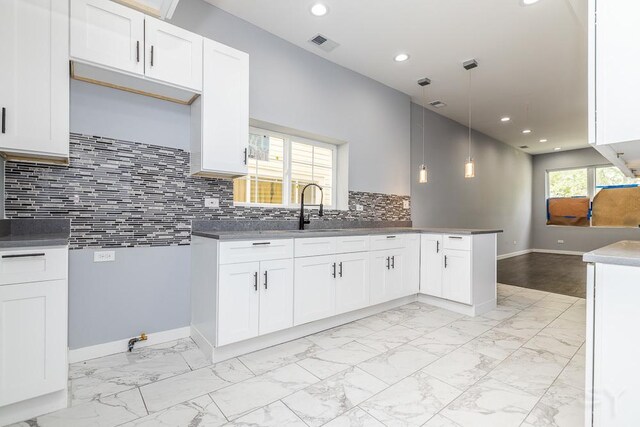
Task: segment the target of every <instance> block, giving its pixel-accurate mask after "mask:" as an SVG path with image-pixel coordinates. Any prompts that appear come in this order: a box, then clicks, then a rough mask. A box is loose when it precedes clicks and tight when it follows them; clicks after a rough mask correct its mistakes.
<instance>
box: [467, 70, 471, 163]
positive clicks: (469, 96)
mask: <svg viewBox="0 0 640 427" xmlns="http://www.w3.org/2000/svg"><path fill="white" fill-rule="evenodd" d="M467 104H468V107H469V161H471V70H469V84H468V88H467Z"/></svg>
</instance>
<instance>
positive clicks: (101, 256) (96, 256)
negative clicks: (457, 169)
mask: <svg viewBox="0 0 640 427" xmlns="http://www.w3.org/2000/svg"><path fill="white" fill-rule="evenodd" d="M115 260H116V252H115V251H95V252H94V253H93V262H111V261H115Z"/></svg>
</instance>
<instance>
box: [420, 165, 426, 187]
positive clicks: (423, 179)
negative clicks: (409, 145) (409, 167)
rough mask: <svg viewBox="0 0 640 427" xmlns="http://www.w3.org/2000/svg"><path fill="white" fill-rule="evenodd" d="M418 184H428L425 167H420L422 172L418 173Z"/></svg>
mask: <svg viewBox="0 0 640 427" xmlns="http://www.w3.org/2000/svg"><path fill="white" fill-rule="evenodd" d="M418 182H419V183H420V184H426V183H427V167H426V166H425V165H420V171H419V173H418Z"/></svg>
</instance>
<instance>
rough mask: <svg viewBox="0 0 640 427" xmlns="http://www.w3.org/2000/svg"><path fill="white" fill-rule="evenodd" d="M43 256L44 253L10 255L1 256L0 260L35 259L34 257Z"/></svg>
mask: <svg viewBox="0 0 640 427" xmlns="http://www.w3.org/2000/svg"><path fill="white" fill-rule="evenodd" d="M41 256H44V253H37V254H12V255H2V259H7V258H31V257H33V258H35V257H41Z"/></svg>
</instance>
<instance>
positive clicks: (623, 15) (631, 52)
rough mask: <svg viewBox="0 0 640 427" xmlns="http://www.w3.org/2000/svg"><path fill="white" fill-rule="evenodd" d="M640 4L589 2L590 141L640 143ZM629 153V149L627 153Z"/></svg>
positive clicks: (622, 0) (605, 0) (608, 0)
mask: <svg viewBox="0 0 640 427" xmlns="http://www.w3.org/2000/svg"><path fill="white" fill-rule="evenodd" d="M638 16H640V2H637V1H630V0H589V130H590V132H589V142H591V143H592V144H594V143H595V144H597V145H606V144H614V143H621V142H631V141H639V140H640V121H639V120H638V117H640V104H638V103H637V102H636V99H637V98H638V97H640V79H639V78H638V67H639V66H640V44H638V40H639V39H640V26H638ZM622 151H624V150H622Z"/></svg>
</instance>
